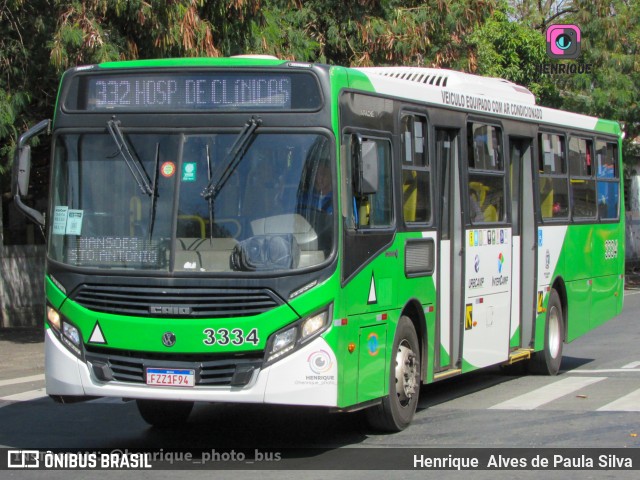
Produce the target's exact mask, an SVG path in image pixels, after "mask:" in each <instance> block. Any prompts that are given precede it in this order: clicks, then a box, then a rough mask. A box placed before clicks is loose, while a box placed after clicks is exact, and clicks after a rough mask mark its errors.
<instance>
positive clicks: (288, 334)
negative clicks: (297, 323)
mask: <svg viewBox="0 0 640 480" xmlns="http://www.w3.org/2000/svg"><path fill="white" fill-rule="evenodd" d="M297 333H298V332H297V328H296V327H293V328H290V329H289V330H285V331H284V332H280V333H276V335H275V336H274V337H273V346H272V347H271V352H270V354H271V356H270V357H269V360H271V359H274V358H277V357H281V356H282V355H284V354H285V353H287V352H288V351H289V350H291V349H292V348H293V347H294V346H295V343H296V338H297V336H298V335H297Z"/></svg>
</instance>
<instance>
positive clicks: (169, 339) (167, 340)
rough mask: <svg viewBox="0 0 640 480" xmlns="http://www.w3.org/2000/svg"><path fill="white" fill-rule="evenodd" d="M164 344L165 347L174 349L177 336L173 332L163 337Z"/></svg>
mask: <svg viewBox="0 0 640 480" xmlns="http://www.w3.org/2000/svg"><path fill="white" fill-rule="evenodd" d="M162 344H163V345H164V346H165V347H173V346H174V345H175V344H176V336H175V334H174V333H173V332H167V333H165V334H164V335H162Z"/></svg>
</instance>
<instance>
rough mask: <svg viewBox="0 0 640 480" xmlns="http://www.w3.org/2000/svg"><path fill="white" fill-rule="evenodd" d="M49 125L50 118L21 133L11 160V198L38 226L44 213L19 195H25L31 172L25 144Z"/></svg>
mask: <svg viewBox="0 0 640 480" xmlns="http://www.w3.org/2000/svg"><path fill="white" fill-rule="evenodd" d="M50 125H51V120H43V121H41V122H40V123H38V124H37V125H35V126H34V127H31V128H30V129H29V130H27V131H26V132H25V133H23V134H22V135H21V136H20V139H19V140H18V149H17V150H16V156H15V158H14V160H13V179H12V182H11V183H12V185H13V186H12V188H11V193H12V194H13V199H14V201H15V203H16V206H17V207H18V210H20V211H21V212H22V213H23V214H24V215H25V216H26V217H27V218H28V219H29V220H31V221H33V222H35V223H37V224H38V225H40V226H44V215H42V213H40V212H38V211H37V210H34V209H33V208H31V207H29V206H27V205H25V204H24V203H23V202H22V198H21V197H23V196H26V195H27V193H28V192H29V176H30V174H31V147H30V146H29V145H27V142H28V141H29V140H30V139H31V138H33V137H35V136H36V135H39V134H40V133H42V132H43V131H48V130H49V127H50Z"/></svg>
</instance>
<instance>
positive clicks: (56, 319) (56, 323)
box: [47, 305, 62, 331]
mask: <svg viewBox="0 0 640 480" xmlns="http://www.w3.org/2000/svg"><path fill="white" fill-rule="evenodd" d="M47 320H48V321H49V325H51V326H52V327H53V328H55V329H56V330H58V331H60V326H61V323H62V320H61V319H60V314H59V313H58V312H57V310H55V309H54V308H51V307H50V306H48V305H47Z"/></svg>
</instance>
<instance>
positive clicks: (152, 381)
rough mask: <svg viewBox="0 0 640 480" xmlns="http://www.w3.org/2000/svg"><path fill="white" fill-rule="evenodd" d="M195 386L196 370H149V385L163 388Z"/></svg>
mask: <svg viewBox="0 0 640 480" xmlns="http://www.w3.org/2000/svg"><path fill="white" fill-rule="evenodd" d="M195 384H196V372H195V370H175V369H173V370H172V369H167V368H147V385H157V386H161V387H193V386H194V385H195Z"/></svg>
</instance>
